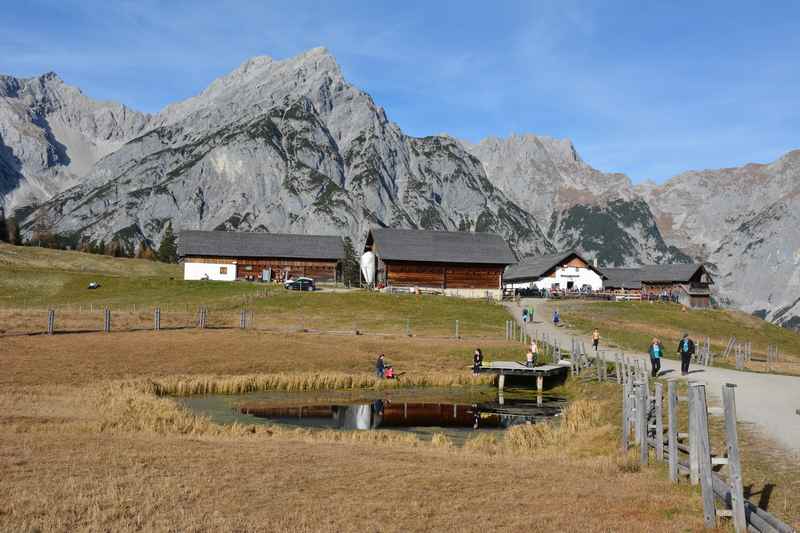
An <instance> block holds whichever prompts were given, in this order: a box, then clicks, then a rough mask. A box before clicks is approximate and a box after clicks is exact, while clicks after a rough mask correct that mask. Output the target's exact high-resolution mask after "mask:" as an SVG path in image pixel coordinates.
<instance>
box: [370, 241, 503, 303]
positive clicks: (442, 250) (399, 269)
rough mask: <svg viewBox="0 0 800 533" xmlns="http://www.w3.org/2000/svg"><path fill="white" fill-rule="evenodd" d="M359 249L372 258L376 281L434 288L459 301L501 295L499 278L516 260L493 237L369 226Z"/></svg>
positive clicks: (397, 285) (500, 280)
mask: <svg viewBox="0 0 800 533" xmlns="http://www.w3.org/2000/svg"><path fill="white" fill-rule="evenodd" d="M365 251H372V252H373V253H374V254H375V257H376V277H375V280H376V283H377V284H379V285H381V284H382V285H384V286H386V287H419V288H430V289H437V290H440V291H441V292H443V293H445V294H451V295H455V296H464V297H485V296H487V294H488V295H489V296H491V297H493V298H500V297H501V296H502V276H503V270H504V269H505V267H506V266H507V265H510V264H512V263H515V262H516V261H517V259H516V257H515V255H514V252H512V251H511V248H509V246H508V243H507V242H506V241H505V239H503V238H502V237H501V236H499V235H496V234H493V233H472V232H463V231H458V232H451V231H426V230H409V229H387V228H375V229H372V230H371V231H370V232H369V234H368V235H367V241H366V244H365Z"/></svg>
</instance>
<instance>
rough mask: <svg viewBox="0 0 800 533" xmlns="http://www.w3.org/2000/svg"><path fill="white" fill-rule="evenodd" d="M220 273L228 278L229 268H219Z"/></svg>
mask: <svg viewBox="0 0 800 533" xmlns="http://www.w3.org/2000/svg"><path fill="white" fill-rule="evenodd" d="M219 273H220V275H221V276H227V275H228V267H219Z"/></svg>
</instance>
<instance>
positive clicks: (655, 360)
mask: <svg viewBox="0 0 800 533" xmlns="http://www.w3.org/2000/svg"><path fill="white" fill-rule="evenodd" d="M663 355H664V347H663V346H662V345H661V341H660V340H658V339H657V338H656V337H653V342H652V343H650V366H651V368H652V369H653V372H652V374H653V377H654V378H655V377H658V373H659V372H661V356H663Z"/></svg>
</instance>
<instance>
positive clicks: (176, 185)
mask: <svg viewBox="0 0 800 533" xmlns="http://www.w3.org/2000/svg"><path fill="white" fill-rule="evenodd" d="M42 218H46V219H47V221H48V223H49V224H51V225H53V226H54V227H56V228H57V229H58V231H59V232H61V233H65V234H73V235H75V236H78V235H81V236H85V237H89V238H92V239H100V238H104V239H106V240H109V239H110V238H112V237H116V238H118V239H123V240H125V241H127V242H129V243H130V244H136V243H138V242H139V241H150V242H158V240H160V236H161V231H162V229H163V227H164V225H165V223H166V221H167V220H170V219H171V220H173V221H175V225H176V226H177V227H179V228H186V229H196V228H201V229H218V228H224V229H241V230H256V231H270V232H296V233H328V234H331V233H333V234H341V235H349V236H351V237H353V239H354V241H355V242H359V241H360V240H361V239H363V237H364V235H365V234H366V230H367V228H368V227H369V226H370V225H375V224H385V225H391V226H400V227H421V228H430V229H451V230H452V229H459V228H461V229H472V230H480V231H497V232H499V233H502V234H503V235H505V236H507V237H508V238H509V240H510V241H511V242H513V243H515V245H516V246H517V247H518V248H519V249H520V250H523V251H525V252H529V253H533V252H540V251H549V250H552V249H553V248H552V245H551V244H550V243H549V241H548V240H547V239H546V237H545V236H544V234H543V232H542V231H541V229H540V227H539V225H538V223H537V221H536V220H535V218H534V217H533V216H531V215H530V214H529V213H527V212H526V211H524V210H522V209H520V208H519V207H518V206H516V205H515V204H514V203H513V202H511V201H510V200H509V199H508V198H506V197H505V195H503V193H502V192H500V191H499V190H497V189H496V188H495V187H494V186H493V185H492V183H490V182H489V180H487V178H486V175H485V173H484V171H483V167H482V165H481V163H480V161H478V160H477V159H476V158H474V157H473V156H471V155H470V154H468V153H467V152H466V151H465V150H464V149H463V147H462V146H461V145H460V144H459V143H457V142H455V141H454V140H452V139H449V138H446V137H429V138H423V139H415V138H411V137H408V136H406V135H405V134H403V133H402V131H401V130H400V128H399V127H398V126H397V125H396V124H394V123H392V122H390V121H389V120H388V119H387V117H386V114H385V113H384V111H383V110H382V109H381V108H379V107H378V106H376V105H375V104H374V102H373V101H372V99H371V98H370V97H369V96H368V95H367V94H365V93H363V92H361V91H359V90H357V89H355V88H354V87H352V86H350V85H349V84H347V83H346V82H345V81H344V79H343V78H342V75H341V72H340V70H339V67H338V66H337V65H336V63H335V61H334V60H333V58H332V57H331V56H330V55H329V54H328V53H327V52H326V51H325V50H323V49H315V50H312V51H310V52H308V53H306V54H303V55H301V56H298V57H296V58H293V59H290V60H286V61H272V60H271V59H270V58H255V59H252V60H250V61H248V62H246V63H245V64H243V65H242V66H241V67H240V68H238V69H237V70H235V71H234V72H233V73H231V74H230V75H228V76H225V77H223V78H221V79H219V80H217V81H215V82H214V83H213V84H212V85H211V86H210V87H209V88H208V89H207V90H206V91H204V92H203V93H201V94H200V95H198V96H197V97H194V98H191V99H189V100H187V101H185V102H181V103H179V104H175V105H173V106H170V107H168V108H166V109H165V110H164V111H163V112H162V113H159V114H158V115H156V116H154V117H152V118H150V120H149V122H148V128H147V129H146V131H145V132H144V133H142V134H141V135H139V136H138V137H135V138H133V139H130V140H129V141H128V142H126V143H125V144H124V145H122V146H121V147H119V148H118V149H117V150H116V151H114V152H113V153H111V154H110V155H108V156H107V157H106V158H104V159H102V160H100V161H98V162H97V163H96V164H95V166H94V167H93V169H92V170H91V172H89V174H88V175H87V176H86V177H85V178H84V179H83V181H82V183H81V184H80V185H78V186H75V187H73V188H70V189H68V190H66V191H64V192H63V193H61V194H59V195H57V196H55V197H54V198H53V199H52V200H51V201H50V202H49V203H48V204H47V205H46V206H45V207H44V208H42V209H41V210H40V211H39V212H38V213H37V214H36V215H35V217H31V218H29V219H28V221H27V223H26V225H24V226H23V227H24V228H25V229H26V230H27V231H28V232H31V231H32V228H33V220H34V219H38V220H41V219H42Z"/></svg>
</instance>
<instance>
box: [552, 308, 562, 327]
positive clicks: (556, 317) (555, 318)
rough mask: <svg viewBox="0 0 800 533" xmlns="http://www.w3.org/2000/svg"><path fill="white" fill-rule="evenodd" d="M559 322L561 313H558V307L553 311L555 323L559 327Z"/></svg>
mask: <svg viewBox="0 0 800 533" xmlns="http://www.w3.org/2000/svg"><path fill="white" fill-rule="evenodd" d="M559 323H561V315H560V314H559V313H558V309H555V310H554V311H553V325H555V326H556V327H558V325H559Z"/></svg>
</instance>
